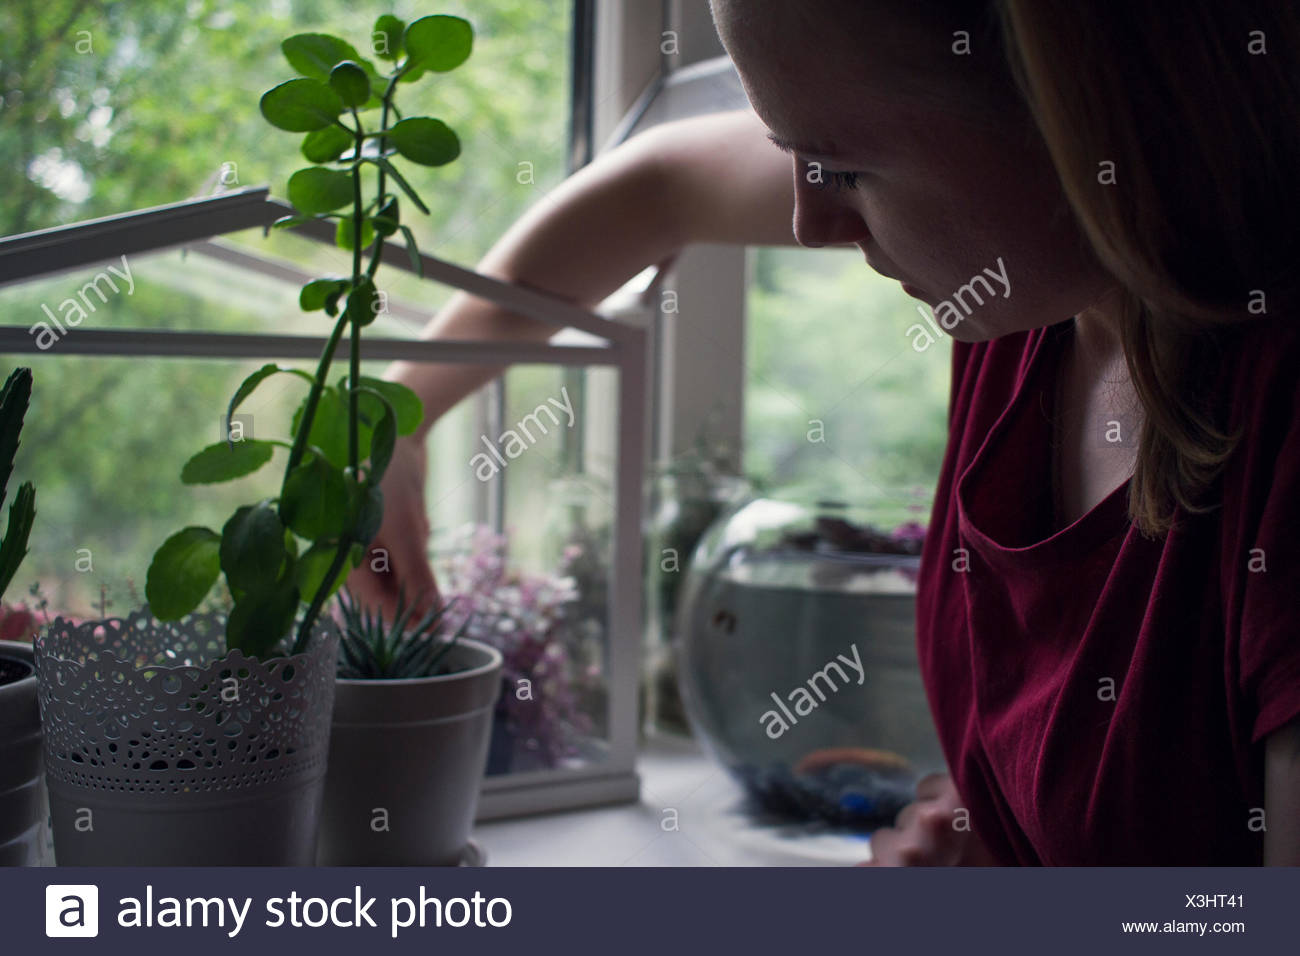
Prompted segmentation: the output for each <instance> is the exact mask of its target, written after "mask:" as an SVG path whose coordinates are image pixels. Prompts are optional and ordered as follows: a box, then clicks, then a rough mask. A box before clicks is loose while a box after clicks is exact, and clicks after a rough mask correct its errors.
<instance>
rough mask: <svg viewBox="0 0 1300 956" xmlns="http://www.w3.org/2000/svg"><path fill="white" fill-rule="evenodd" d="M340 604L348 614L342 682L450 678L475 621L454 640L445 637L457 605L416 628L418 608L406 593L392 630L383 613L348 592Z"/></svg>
mask: <svg viewBox="0 0 1300 956" xmlns="http://www.w3.org/2000/svg"><path fill="white" fill-rule="evenodd" d="M451 603H455V602H451ZM338 604H339V610H340V611H341V612H342V614H343V635H342V637H341V638H340V640H339V668H338V676H339V677H343V678H347V679H351V680H398V679H404V678H405V679H409V678H414V677H437V676H438V675H440V674H445V673H450V672H451V668H450V667H449V666H448V661H447V654H448V652H449V651H450V650H451V649H452V648H453V647H455V645H456V642H457V641H458V640H459V639H460V637H461V635H463V634H464V633H465V630H466V628H468V627H469V625H470V621H471V618H466V619H465V622H464V623H463V624H462V625H461V626H460V628H459V629H458V630H457V631H456V633H455V634H453V635H452V636H451V638H445V637H443V636H441V632H442V631H444V630H445V619H446V616H447V611H448V610H449V609H450V608H451V604H445V605H443V606H441V607H431V608H429V610H427V611H426V612H425V613H424V615H423V616H422V617H420V619H419V620H417V621H415V622H414V623H411V622H410V621H411V616H412V615H413V614H414V613H415V606H414V605H408V604H407V603H406V591H405V590H404V589H403V590H402V591H401V592H400V593H399V594H398V597H397V607H396V609H395V611H394V615H393V620H392V623H391V624H389V623H386V622H385V621H384V611H383V608H367V607H362V606H361V604H360V602H358V601H357V600H356V599H355V598H353V596H352V593H351V591H349V590H348V589H347V588H344V589H343V590H342V591H341V592H340V593H339V596H338Z"/></svg>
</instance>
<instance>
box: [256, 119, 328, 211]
mask: <svg viewBox="0 0 1300 956" xmlns="http://www.w3.org/2000/svg"><path fill="white" fill-rule="evenodd" d="M336 128H337V127H336ZM307 135H308V136H309V137H310V136H313V135H315V134H313V133H308V134H307ZM304 145H305V144H304ZM315 218H316V217H315V216H281V217H280V218H279V219H277V220H276V221H275V222H273V223H271V228H272V229H289V228H291V227H293V226H301V225H302V224H303V223H306V222H311V221H312V220H313V219H315Z"/></svg>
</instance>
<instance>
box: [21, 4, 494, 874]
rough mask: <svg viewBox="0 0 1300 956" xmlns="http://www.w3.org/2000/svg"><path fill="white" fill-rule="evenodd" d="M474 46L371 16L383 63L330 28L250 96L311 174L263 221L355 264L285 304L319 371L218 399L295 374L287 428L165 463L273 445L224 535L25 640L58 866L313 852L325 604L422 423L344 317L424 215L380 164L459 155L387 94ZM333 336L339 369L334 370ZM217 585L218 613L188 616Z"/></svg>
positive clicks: (325, 669) (236, 458)
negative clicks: (277, 470) (123, 604)
mask: <svg viewBox="0 0 1300 956" xmlns="http://www.w3.org/2000/svg"><path fill="white" fill-rule="evenodd" d="M472 39H473V31H472V30H471V28H470V26H469V24H468V23H467V22H465V21H464V20H462V19H460V18H457V17H446V16H429V17H423V18H421V19H419V20H416V21H414V22H413V23H411V24H409V25H407V24H405V23H403V22H402V21H401V20H399V19H398V18H396V17H393V16H390V15H385V16H381V17H380V18H379V19H378V20H377V21H376V23H375V26H374V31H373V34H372V41H373V43H372V47H373V49H374V51H375V53H376V55H377V56H378V57H379V58H380V59H381V60H382V61H384V62H385V66H386V67H387V72H386V73H383V74H381V73H380V72H379V71H378V69H377V68H376V66H375V65H374V64H373V63H371V62H370V61H369V60H367V59H365V58H363V57H362V56H361V55H360V54H359V53H358V52H357V50H356V48H355V47H353V46H352V45H351V44H349V43H347V42H346V41H344V40H341V39H339V38H337V37H333V36H329V35H326V34H319V33H306V34H298V35H296V36H291V37H289V38H288V39H286V40H285V41H284V42H283V43H282V44H281V48H282V50H283V52H284V55H285V58H286V59H287V60H288V61H289V63H290V65H291V66H292V67H293V68H294V69H295V70H296V71H297V72H298V74H299V75H298V76H296V77H294V78H293V79H290V80H287V81H286V82H284V83H281V84H279V85H278V86H276V87H274V88H273V89H271V90H268V91H267V92H266V93H265V94H264V95H263V96H262V98H261V101H260V108H261V112H262V115H263V116H264V117H265V118H266V119H267V120H268V121H269V122H270V123H271V124H272V125H273V126H276V127H278V128H279V129H282V130H287V131H290V132H297V133H304V134H306V135H305V137H304V139H303V141H302V146H301V149H302V153H303V155H304V156H305V157H306V158H307V159H308V160H309V161H310V162H311V164H312V165H310V166H308V167H306V168H303V169H299V170H298V171H296V172H295V173H293V174H292V175H291V176H290V177H289V181H288V197H289V200H290V202H291V203H292V204H293V205H294V207H295V209H296V214H295V215H292V216H286V217H284V218H282V219H281V220H279V221H277V222H276V223H275V225H276V226H277V227H281V228H283V227H287V226H294V225H301V224H302V223H305V222H307V221H310V220H317V219H320V220H330V221H333V222H336V241H337V244H338V246H339V247H341V248H343V249H345V250H347V251H349V252H350V253H351V254H352V269H351V271H350V274H348V275H346V276H329V277H323V278H319V279H315V280H313V281H311V282H308V283H307V284H306V285H305V286H304V287H303V289H302V292H301V294H300V296H299V305H300V306H301V308H302V309H303V311H305V312H321V311H323V312H324V313H325V314H326V315H327V316H328V317H330V319H332V320H333V327H332V331H331V333H330V335H329V338H328V341H327V343H326V345H325V348H324V349H323V351H322V354H321V357H320V360H319V363H318V364H317V367H316V371H315V374H314V375H312V374H308V373H307V372H305V371H303V370H300V369H296V368H287V367H281V366H279V365H276V364H268V365H264V366H263V367H261V368H260V369H258V370H257V371H256V372H254V373H253V374H252V375H250V376H249V377H248V378H247V379H245V380H244V382H243V383H242V384H241V385H240V386H239V387H238V389H237V390H236V391H235V393H234V396H233V398H232V399H231V401H230V403H229V406H228V408H227V410H226V416H227V423H229V421H230V416H232V415H233V414H234V413H235V411H236V410H237V409H238V408H239V406H240V404H241V403H242V402H244V401H245V400H246V399H247V398H248V397H249V396H250V395H251V394H252V393H253V392H254V391H255V390H256V389H257V388H258V386H259V385H261V383H263V382H265V381H266V380H267V379H269V378H271V377H273V376H276V375H292V376H297V377H298V378H301V379H302V380H303V381H305V382H306V383H307V392H306V396H305V398H304V399H303V401H302V404H301V405H300V406H299V408H298V411H297V414H296V415H295V416H294V422H293V435H292V440H291V441H289V442H286V441H277V440H266V439H258V440H254V439H251V438H248V439H243V440H236V437H235V436H234V435H233V434H232V433H231V432H230V429H229V428H227V436H228V437H227V440H226V441H223V442H219V443H217V444H215V445H211V446H209V447H207V448H204V449H203V450H202V451H200V452H198V453H197V454H196V455H194V456H193V457H192V458H191V459H190V460H189V461H188V462H186V464H185V466H184V468H183V469H182V471H181V480H182V481H183V482H185V483H186V484H210V483H215V482H223V481H229V480H233V479H235V478H241V477H244V476H246V475H250V474H253V473H254V472H256V471H258V470H259V469H260V468H262V467H263V466H264V465H266V464H267V463H268V462H270V460H271V459H272V457H273V456H274V455H275V453H276V452H277V450H283V451H285V452H287V458H286V461H285V465H284V470H283V475H282V478H281V480H280V485H279V490H278V493H277V494H275V495H274V496H270V497H266V498H263V499H261V500H260V501H257V502H255V503H252V504H249V505H246V506H243V507H241V508H238V509H237V510H236V511H235V512H234V514H233V515H232V516H231V517H230V519H229V520H228V521H226V522H225V524H224V525H223V527H222V528H221V530H220V532H218V531H216V530H213V529H211V528H206V527H198V526H191V527H187V528H184V529H182V530H181V531H179V532H177V533H176V534H174V535H172V536H171V537H170V538H168V539H167V540H166V541H165V542H164V543H163V545H162V546H161V547H160V548H159V549H158V551H157V552H156V553H155V555H154V558H153V562H152V564H151V565H150V567H149V573H148V578H147V583H146V588H145V594H146V597H147V599H148V604H147V605H146V606H145V607H144V608H142V609H140V610H139V611H138V612H135V613H132V614H129V615H127V616H125V617H124V618H121V619H109V620H104V621H89V622H86V623H84V624H82V625H72V624H70V623H68V622H66V621H63V620H62V619H56V620H55V622H54V623H53V624H52V625H51V626H50V628H49V629H48V631H47V632H46V634H45V635H44V636H43V637H42V639H40V640H38V642H37V671H38V675H39V680H40V700H41V708H42V715H43V719H44V722H45V726H46V728H47V737H46V749H45V757H46V775H47V782H48V784H49V789H50V801H51V810H52V815H53V822H54V832H55V847H56V855H57V857H58V860H59V862H60V863H82V864H101V863H102V864H110V863H119V864H120V863H135V864H155V865H167V864H178V863H179V864H209V865H220V864H243V863H250V864H258V863H267V864H278V865H310V864H311V863H312V862H314V860H315V854H316V846H315V844H316V832H317V821H318V814H319V809H320V803H321V797H322V793H323V783H324V772H325V762H326V757H327V751H328V736H329V725H330V718H331V714H332V709H333V697H334V677H335V665H336V659H337V641H338V632H337V628H336V626H335V625H334V622H333V621H332V620H331V619H330V618H329V617H328V616H322V610H323V609H324V608H325V606H326V602H327V601H329V599H330V598H331V596H332V595H333V594H334V593H335V592H336V591H337V590H338V588H339V587H340V586H341V585H342V582H343V580H344V579H345V577H346V575H347V573H348V572H349V571H350V570H351V569H352V568H353V567H355V566H356V565H357V564H359V563H360V561H361V560H362V559H363V558H364V556H365V553H366V548H367V546H368V545H369V543H370V541H371V540H372V539H373V538H374V536H375V534H376V532H377V530H378V528H379V524H380V519H381V517H382V513H383V496H382V494H381V493H380V487H379V485H380V480H381V479H382V477H383V474H384V471H385V469H386V468H387V466H388V463H389V461H390V459H391V457H392V454H393V447H394V443H395V441H396V438H397V436H398V435H399V434H409V433H411V432H412V431H414V430H415V428H416V427H417V426H418V424H419V422H420V419H421V418H422V416H423V409H422V407H421V405H420V402H419V399H418V398H417V397H416V396H415V395H414V393H412V392H411V391H410V390H408V389H406V388H403V387H402V386H399V385H397V384H394V383H391V382H386V381H382V380H379V379H374V378H368V377H366V376H363V375H361V371H360V364H361V353H360V340H361V333H362V329H364V328H365V327H366V326H368V325H370V324H371V323H372V322H373V321H374V320H375V318H376V316H377V315H378V314H379V313H380V312H382V311H383V309H384V304H383V303H384V301H385V299H384V296H383V294H382V293H380V292H379V290H378V288H377V287H376V284H375V275H376V272H377V270H378V267H379V263H380V260H381V255H382V252H383V247H384V244H385V241H386V240H387V239H389V238H390V237H392V236H393V235H395V234H396V233H397V232H399V231H400V232H401V233H402V234H403V236H404V237H405V239H406V248H407V250H408V251H409V252H410V254H411V255H412V257H413V259H414V261H415V263H416V264H417V267H418V264H419V257H418V252H417V250H416V247H415V242H414V238H413V236H412V234H411V231H410V228H409V227H408V226H406V225H405V224H403V221H402V211H401V205H402V202H403V200H401V199H400V198H399V195H398V193H399V192H400V193H401V194H404V196H405V197H406V198H407V199H409V200H410V201H411V203H413V204H414V205H415V206H416V207H417V208H419V209H420V210H421V211H422V212H425V213H426V214H427V213H428V208H427V207H426V206H425V205H424V203H423V202H422V201H421V200H420V198H419V196H418V195H416V193H415V192H414V191H413V190H412V188H411V186H410V184H409V183H408V182H407V181H406V179H405V178H404V177H403V176H402V174H401V172H400V171H399V170H398V168H397V166H396V165H395V163H394V160H395V159H397V158H398V157H399V156H400V157H401V158H403V159H406V160H409V161H411V162H414V163H417V164H420V165H425V166H440V165H443V164H445V163H448V162H450V161H452V160H453V159H455V158H456V156H457V155H458V154H459V152H460V143H459V140H458V139H457V138H456V135H455V134H454V133H453V132H452V131H451V130H450V129H449V128H448V127H447V126H446V125H445V124H444V123H442V122H441V121H439V120H436V119H433V118H430V117H424V116H404V117H402V118H400V119H397V121H396V122H392V120H394V119H395V118H396V117H397V116H399V115H400V114H399V113H398V111H397V108H396V106H395V103H394V100H395V95H396V92H397V89H398V84H399V83H402V84H406V83H409V82H411V81H415V80H418V79H420V78H421V77H422V76H425V75H428V74H431V73H441V72H446V71H448V70H451V69H454V68H455V67H456V66H458V65H459V64H460V63H462V62H464V60H465V59H466V58H467V57H468V56H469V52H470V48H471V45H472ZM362 114H367V116H366V118H365V119H363V115H362ZM372 117H373V118H372ZM367 187H369V188H370V198H369V200H368V201H367V200H366V198H364V197H365V196H366V191H367ZM367 257H368V261H367ZM345 333H347V335H348V338H349V349H348V360H349V361H348V373H347V374H346V375H345V376H344V377H343V378H342V379H341V380H340V381H338V382H331V380H330V369H331V365H332V362H333V360H334V355H335V352H336V350H337V349H338V346H339V343H340V342H341V341H342V339H343V337H344V334H345ZM240 438H241V439H242V438H243V436H240ZM218 578H224V583H225V587H226V589H227V591H228V593H229V602H230V606H229V610H228V613H225V614H220V613H216V612H211V611H209V612H202V613H195V609H196V608H197V607H198V606H199V604H200V602H201V601H203V599H204V597H205V596H206V595H207V594H208V593H209V591H210V590H211V589H212V588H213V586H214V585H215V584H217V581H218Z"/></svg>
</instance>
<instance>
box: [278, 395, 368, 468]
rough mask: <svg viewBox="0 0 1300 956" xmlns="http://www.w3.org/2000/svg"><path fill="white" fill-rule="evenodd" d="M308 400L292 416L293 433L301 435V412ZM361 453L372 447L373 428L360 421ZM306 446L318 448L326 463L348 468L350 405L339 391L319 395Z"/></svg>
mask: <svg viewBox="0 0 1300 956" xmlns="http://www.w3.org/2000/svg"><path fill="white" fill-rule="evenodd" d="M305 406H306V401H305V400H304V402H303V403H302V404H301V405H299V406H298V410H297V411H295V412H294V415H293V432H294V434H297V433H298V429H299V427H300V425H301V423H302V413H303V410H304V408H305ZM358 442H359V443H360V449H359V452H358V453H359V454H361V455H362V457H364V456H365V454H367V453H368V451H369V448H370V429H369V427H367V426H365V425H364V424H363V423H360V422H358ZM307 444H309V445H313V446H315V447H316V448H317V449H319V450H320V452H321V454H322V455H324V456H325V458H326V460H327V461H329V462H331V463H333V464H334V465H336V466H337V467H339V468H346V467H347V466H348V409H347V402H346V401H345V400H344V399H343V396H342V395H340V394H339V393H338V392H337V391H335V390H334V389H332V388H327V389H325V390H324V391H322V392H321V394H320V401H319V403H318V404H317V405H316V414H315V415H314V416H313V417H312V421H311V433H310V434H309V435H308V436H307Z"/></svg>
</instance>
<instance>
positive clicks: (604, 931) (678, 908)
mask: <svg viewBox="0 0 1300 956" xmlns="http://www.w3.org/2000/svg"><path fill="white" fill-rule="evenodd" d="M1298 907H1300V869H1295V868H1292V869H1249V868H1241V869H1237V868H1223V869H1195V868H1185V869H1174V868H1150V869H1118V868H1096V869H1055V870H1028V869H1011V868H1008V869H941V868H915V869H877V868H857V867H845V868H834V869H709V868H700V869H632V868H628V869H618V870H603V869H577V868H555V869H549V868H548V869H490V868H489V869H470V868H459V869H455V868H448V869H342V868H340V869H328V868H320V869H251V868H234V867H232V868H224V869H207V868H194V869H118V868H115V869H99V868H84V869H82V868H76V867H64V868H27V869H10V870H3V871H0V914H2V916H3V919H0V940H3V946H2V947H0V948H2V949H3V951H4V952H5V953H13V954H19V953H30V952H38V953H45V952H50V951H52V950H53V949H57V951H59V952H76V951H77V950H78V948H79V947H80V948H81V949H82V951H84V952H92V951H93V952H95V953H96V954H101V953H131V954H148V953H166V954H169V956H174V954H176V953H185V954H186V956H189V954H193V953H216V952H222V953H225V952H231V951H233V950H238V951H239V952H241V953H285V952H310V953H311V954H313V956H315V954H328V953H345V952H346V953H351V954H356V953H369V952H374V951H377V950H384V951H389V950H394V951H396V950H401V951H407V952H417V951H418V952H424V953H431V952H433V953H439V954H442V953H474V954H483V956H488V954H494V953H510V954H515V956H517V954H519V953H521V952H547V953H549V952H560V953H566V954H568V953H575V954H579V953H599V954H613V956H627V954H640V953H646V954H658V956H685V954H694V953H706V954H710V956H712V954H719V956H722V954H732V953H764V954H766V953H775V954H787V953H788V954H792V956H793V954H796V953H798V954H804V953H809V952H823V951H824V952H854V953H919V954H930V953H958V952H970V951H972V950H973V951H977V952H989V953H1040V952H1048V953H1053V954H1056V953H1074V952H1079V953H1084V952H1086V953H1090V954H1094V956H1095V954H1096V953H1098V952H1105V953H1107V954H1112V953H1234V954H1242V953H1287V952H1296V951H1297V949H1296V947H1297V943H1296V939H1297V922H1296V914H1297V909H1298ZM91 939H93V940H94V942H93V943H91V942H90V941H89V940H91ZM286 947H291V949H286Z"/></svg>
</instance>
